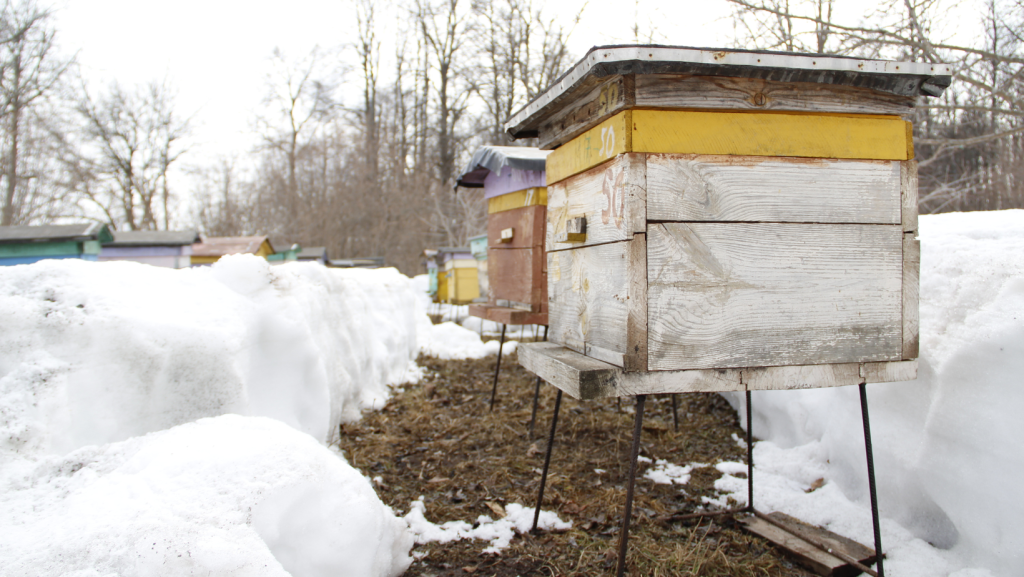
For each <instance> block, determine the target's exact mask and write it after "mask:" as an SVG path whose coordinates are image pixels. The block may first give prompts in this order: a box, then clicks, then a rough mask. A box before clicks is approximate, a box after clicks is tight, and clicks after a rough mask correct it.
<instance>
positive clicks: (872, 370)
mask: <svg viewBox="0 0 1024 577" xmlns="http://www.w3.org/2000/svg"><path fill="white" fill-rule="evenodd" d="M860 376H861V377H862V378H863V380H864V382H865V383H895V382H897V381H913V380H914V379H916V378H917V361H896V362H891V363H864V364H862V365H861V366H860Z"/></svg>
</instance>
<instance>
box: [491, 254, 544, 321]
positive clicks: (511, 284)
mask: <svg viewBox="0 0 1024 577" xmlns="http://www.w3.org/2000/svg"><path fill="white" fill-rule="evenodd" d="M487 259H488V261H489V262H488V263H487V273H488V275H489V278H488V280H489V284H490V289H491V300H492V301H493V302H497V301H498V300H509V301H514V302H517V303H527V304H530V305H532V310H533V311H534V312H540V310H541V304H542V303H544V302H545V301H546V300H547V279H546V278H545V274H544V264H545V262H544V260H545V259H544V252H543V251H541V250H539V249H530V248H500V249H495V248H492V249H489V250H488V251H487Z"/></svg>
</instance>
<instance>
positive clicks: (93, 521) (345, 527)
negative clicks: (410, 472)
mask: <svg viewBox="0 0 1024 577" xmlns="http://www.w3.org/2000/svg"><path fill="white" fill-rule="evenodd" d="M0 510H3V511H4V514H3V515H0V567H3V569H2V570H0V573H3V574H5V575H38V576H49V575H53V576H57V575H67V574H81V575H108V574H111V575H113V574H116V575H192V574H203V575H206V574H213V575H254V576H255V575H258V576H275V577H277V576H280V577H285V576H287V575H293V576H295V577H300V576H302V577H318V576H327V575H367V576H394V575H399V574H401V573H402V572H403V571H404V570H405V569H406V568H407V567H408V566H409V564H410V563H411V558H410V557H409V555H408V553H409V550H410V548H411V547H412V544H413V543H412V536H411V534H410V533H409V532H408V530H407V529H406V524H405V522H404V521H403V520H402V519H401V518H399V517H396V516H395V515H394V514H393V512H392V511H391V509H390V508H389V507H387V506H385V505H384V504H383V503H381V501H380V499H378V498H377V495H376V494H375V493H374V491H373V488H372V487H371V486H370V483H369V481H368V480H367V479H366V478H364V477H363V476H362V475H361V474H360V473H359V472H358V471H356V470H355V469H353V468H352V467H351V466H349V465H348V464H347V463H346V462H345V461H344V460H343V459H342V458H340V457H339V456H338V455H337V454H335V453H334V452H332V451H331V450H330V449H328V448H326V447H324V446H323V445H321V444H319V443H317V442H316V441H315V440H314V439H313V438H312V437H310V436H309V435H306V434H303V433H300V432H298V431H296V430H295V429H293V428H291V427H289V426H287V425H285V424H283V423H280V422H278V421H275V420H273V419H268V418H263V417H241V416H237V415H224V416H220V417H216V418H210V419H201V420H199V421H197V422H195V423H189V424H185V425H181V426H178V427H174V428H171V429H169V430H166V431H160V432H156V433H150V434H148V435H145V436H141V437H134V438H131V439H128V440H126V441H121V442H117V443H111V444H106V445H99V446H87V447H82V448H80V449H78V450H76V451H72V452H71V453H68V454H67V455H63V456H49V457H46V458H42V459H38V460H35V461H31V462H29V461H21V462H20V463H18V466H10V464H8V466H5V467H4V468H2V469H0Z"/></svg>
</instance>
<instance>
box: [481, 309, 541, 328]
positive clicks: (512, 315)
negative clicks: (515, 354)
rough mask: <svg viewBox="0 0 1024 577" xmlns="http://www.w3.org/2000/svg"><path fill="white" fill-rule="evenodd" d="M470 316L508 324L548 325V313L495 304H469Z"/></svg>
mask: <svg viewBox="0 0 1024 577" xmlns="http://www.w3.org/2000/svg"><path fill="white" fill-rule="evenodd" d="M469 316H471V317H477V318H481V319H485V320H488V321H493V322H496V323H502V324H506V325H547V324H548V314H547V313H535V312H529V311H522V310H519V309H512V308H508V307H499V306H495V305H485V304H473V305H469Z"/></svg>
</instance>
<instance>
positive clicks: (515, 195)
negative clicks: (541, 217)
mask: <svg viewBox="0 0 1024 577" xmlns="http://www.w3.org/2000/svg"><path fill="white" fill-rule="evenodd" d="M547 203H548V189H547V187H546V186H540V187H536V188H527V189H526V190H517V191H516V192H510V193H508V194H503V195H501V196H496V197H494V198H489V199H487V214H494V213H496V212H504V211H506V210H512V209H514V208H522V207H524V206H534V205H538V204H541V205H546V204H547Z"/></svg>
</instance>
